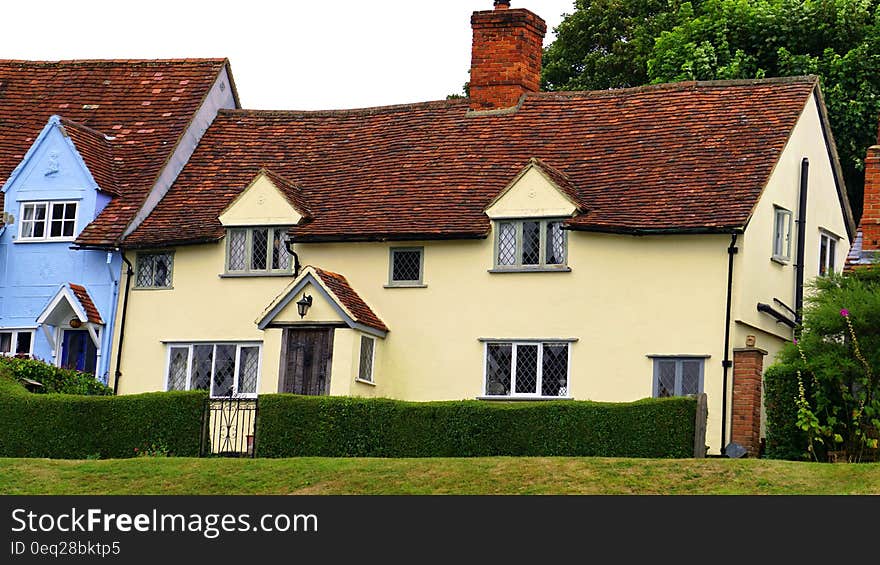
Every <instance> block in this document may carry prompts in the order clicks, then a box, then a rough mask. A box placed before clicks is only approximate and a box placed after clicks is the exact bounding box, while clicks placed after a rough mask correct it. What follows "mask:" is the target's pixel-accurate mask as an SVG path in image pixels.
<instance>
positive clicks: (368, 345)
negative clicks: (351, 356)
mask: <svg viewBox="0 0 880 565" xmlns="http://www.w3.org/2000/svg"><path fill="white" fill-rule="evenodd" d="M374 346H375V340H373V338H371V337H367V336H365V335H362V336H361V362H360V368H359V370H358V375H359V376H360V378H361V379H363V380H365V381H370V382H373V347H374Z"/></svg>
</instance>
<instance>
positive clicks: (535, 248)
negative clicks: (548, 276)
mask: <svg viewBox="0 0 880 565" xmlns="http://www.w3.org/2000/svg"><path fill="white" fill-rule="evenodd" d="M522 231H523V248H522V264H523V265H537V264H538V262H539V261H540V260H541V224H540V223H539V222H523V224H522Z"/></svg>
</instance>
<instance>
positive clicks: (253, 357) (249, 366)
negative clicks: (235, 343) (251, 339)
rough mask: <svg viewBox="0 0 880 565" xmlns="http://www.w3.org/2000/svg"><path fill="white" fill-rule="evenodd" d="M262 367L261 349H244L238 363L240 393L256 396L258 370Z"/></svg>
mask: <svg viewBox="0 0 880 565" xmlns="http://www.w3.org/2000/svg"><path fill="white" fill-rule="evenodd" d="M259 366H260V348H259V347H242V348H241V358H240V359H239V361H238V392H239V393H247V394H255V393H256V392H257V370H258V368H259Z"/></svg>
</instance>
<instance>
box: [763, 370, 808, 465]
mask: <svg viewBox="0 0 880 565" xmlns="http://www.w3.org/2000/svg"><path fill="white" fill-rule="evenodd" d="M797 395H798V383H797V369H796V368H794V367H792V366H791V365H782V364H778V365H772V366H770V367H768V368H767V371H765V372H764V410H765V412H766V416H767V421H766V422H767V423H766V434H767V451H766V453H767V457H768V458H770V459H789V460H792V461H795V460H799V459H803V458H804V455H805V454H806V453H807V436H806V434H805V432H804V431H803V430H801V429H800V428H798V427H797V405H796V404H795V398H797Z"/></svg>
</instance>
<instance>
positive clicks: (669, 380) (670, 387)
mask: <svg viewBox="0 0 880 565" xmlns="http://www.w3.org/2000/svg"><path fill="white" fill-rule="evenodd" d="M655 363H656V364H655V369H654V370H655V372H656V373H657V374H656V379H657V397H658V398H665V397H667V396H674V395H675V361H673V360H658V361H656V362H655Z"/></svg>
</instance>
